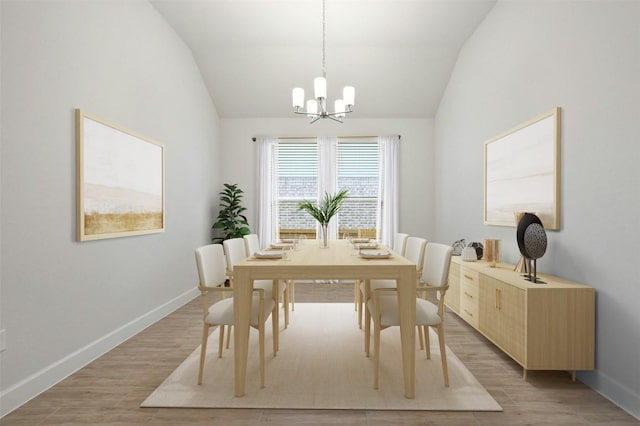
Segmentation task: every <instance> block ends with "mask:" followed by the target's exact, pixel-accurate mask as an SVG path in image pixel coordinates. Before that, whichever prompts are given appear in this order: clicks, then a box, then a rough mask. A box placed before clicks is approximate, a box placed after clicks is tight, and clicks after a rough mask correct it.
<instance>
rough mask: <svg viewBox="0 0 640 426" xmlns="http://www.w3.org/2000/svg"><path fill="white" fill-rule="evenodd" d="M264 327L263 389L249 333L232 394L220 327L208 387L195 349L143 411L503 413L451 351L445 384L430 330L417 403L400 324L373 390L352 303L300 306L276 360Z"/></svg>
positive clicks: (212, 343)
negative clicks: (405, 367)
mask: <svg viewBox="0 0 640 426" xmlns="http://www.w3.org/2000/svg"><path fill="white" fill-rule="evenodd" d="M281 318H282V315H281ZM267 324H268V326H267V330H266V333H265V334H266V338H265V354H266V386H265V387H264V388H262V389H261V388H260V378H259V358H258V332H257V330H255V329H251V333H250V341H249V361H248V367H247V383H246V388H245V390H246V394H245V395H244V396H243V397H235V396H234V395H233V393H234V392H233V390H234V389H233V383H234V376H233V347H231V348H230V349H225V350H224V352H223V356H222V358H218V357H217V346H218V336H219V333H218V331H217V329H215V330H214V331H213V332H212V333H211V336H210V337H209V343H208V347H207V357H206V361H205V371H204V380H203V384H202V385H201V386H198V385H197V384H196V381H197V376H198V362H199V357H200V348H199V347H198V348H196V350H195V351H194V352H193V353H192V354H191V355H189V357H188V358H187V359H186V360H185V361H184V362H183V363H182V364H181V365H180V366H178V368H176V370H175V371H174V372H173V373H171V375H170V376H169V377H168V378H167V379H166V380H165V381H164V382H163V383H162V384H161V385H160V386H159V387H158V388H157V389H156V390H155V391H154V392H153V393H152V394H151V395H150V396H149V397H148V398H147V399H146V400H145V401H144V402H143V403H142V407H190V408H285V409H298V408H300V409H303V408H304V409H367V410H378V409H379V410H471V411H502V407H500V405H499V404H498V403H497V402H496V401H495V400H494V399H493V398H492V397H491V395H489V393H488V392H487V391H486V390H485V389H484V388H483V387H482V385H480V383H479V382H478V381H477V380H476V378H475V377H474V376H473V375H472V374H471V373H470V372H469V370H467V368H466V367H465V366H464V365H463V364H462V362H461V361H460V360H459V359H458V358H457V357H456V356H455V354H454V353H453V352H452V351H451V350H450V349H449V348H448V347H447V361H448V365H449V379H450V387H449V388H445V387H444V382H443V376H442V366H441V363H440V351H439V349H438V339H437V336H436V335H435V333H433V332H432V335H431V338H430V340H431V359H430V360H427V359H426V355H425V352H424V351H420V350H418V349H419V348H417V349H416V398H415V399H407V398H405V397H404V395H403V389H404V388H403V381H402V368H401V352H400V333H399V327H392V328H388V329H386V330H383V331H382V333H381V338H380V341H381V343H380V348H381V351H380V353H381V357H380V388H379V389H378V390H374V389H373V339H372V352H371V358H367V357H366V356H365V353H364V332H363V331H362V330H360V329H359V328H358V325H357V317H356V313H355V311H354V309H353V304H352V303H296V310H295V311H294V312H292V313H291V320H290V323H289V327H288V328H287V329H282V327H281V331H280V351H279V352H278V355H277V356H276V357H275V358H274V357H273V349H272V348H273V346H272V330H271V327H270V324H271V321H270V320H268V321H267ZM445 338H446V336H445ZM232 345H233V340H232ZM416 346H418V341H417V338H416Z"/></svg>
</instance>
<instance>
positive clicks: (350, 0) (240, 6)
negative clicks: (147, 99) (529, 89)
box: [151, 0, 495, 118]
mask: <svg viewBox="0 0 640 426" xmlns="http://www.w3.org/2000/svg"><path fill="white" fill-rule="evenodd" d="M151 3H152V4H153V6H154V7H155V8H156V9H157V10H158V11H159V12H160V14H161V15H162V16H163V17H164V18H165V20H166V21H167V22H168V23H169V25H171V26H172V27H173V28H174V29H175V31H176V33H177V34H178V35H179V36H180V37H181V38H182V39H183V40H184V42H185V43H186V45H187V46H188V47H189V48H190V49H191V51H192V52H193V56H194V57H195V60H196V62H197V64H198V67H199V68H200V72H201V73H202V76H203V79H204V82H205V84H206V86H207V88H208V90H209V93H210V95H211V98H212V99H213V102H214V104H215V105H216V108H217V110H218V114H219V115H220V117H222V118H247V117H291V116H293V114H292V107H291V89H293V88H294V87H303V88H304V89H305V95H307V96H306V97H307V98H309V95H310V94H311V93H312V89H313V79H314V78H315V77H317V76H320V75H321V73H322V1H321V0H151ZM494 4H495V0H422V1H419V0H326V68H327V81H328V99H329V101H330V103H331V105H332V101H333V100H334V99H336V98H339V97H341V93H342V92H341V91H342V87H343V86H345V85H352V86H355V88H356V107H355V112H354V113H353V114H351V115H350V117H353V118H412V117H416V118H424V117H433V116H434V115H435V113H436V111H437V108H438V105H439V103H440V99H441V98H442V94H443V92H444V89H445V87H446V85H447V82H448V80H449V76H450V74H451V71H452V69H453V67H454V65H455V62H456V60H457V57H458V53H459V51H460V49H461V47H462V46H463V45H464V43H465V42H466V40H467V39H468V38H469V36H470V35H471V34H472V33H473V32H474V31H475V29H476V28H477V26H478V25H479V24H480V23H481V22H482V20H483V19H484V17H485V16H486V15H487V13H488V12H489V11H490V10H491V8H492V7H493V5H494ZM176 84H180V83H179V82H176Z"/></svg>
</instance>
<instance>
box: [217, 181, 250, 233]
mask: <svg viewBox="0 0 640 426" xmlns="http://www.w3.org/2000/svg"><path fill="white" fill-rule="evenodd" d="M219 194H220V211H219V212H218V218H217V220H216V222H215V223H214V224H213V226H212V229H214V230H217V231H218V233H219V234H220V235H219V236H217V237H213V238H212V239H211V241H212V242H213V243H222V242H223V241H225V240H229V239H231V238H242V237H243V236H244V235H248V234H250V233H251V230H250V229H249V222H248V221H247V218H246V216H245V215H244V214H243V212H245V211H246V210H247V209H246V208H245V207H244V206H243V205H242V194H244V192H243V191H242V189H240V188H238V185H236V184H228V183H225V184H224V190H223V191H222V192H220V193H219Z"/></svg>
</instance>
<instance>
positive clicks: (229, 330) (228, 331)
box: [220, 325, 233, 349]
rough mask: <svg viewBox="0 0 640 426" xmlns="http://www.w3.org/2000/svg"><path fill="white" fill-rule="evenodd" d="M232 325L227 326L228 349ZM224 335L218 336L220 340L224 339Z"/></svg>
mask: <svg viewBox="0 0 640 426" xmlns="http://www.w3.org/2000/svg"><path fill="white" fill-rule="evenodd" d="M232 327H233V326H231V325H229V326H227V349H229V344H230V343H231V328H232ZM223 337H224V336H220V341H222V340H224V339H223Z"/></svg>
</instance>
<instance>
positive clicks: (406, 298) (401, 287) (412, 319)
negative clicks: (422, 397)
mask: <svg viewBox="0 0 640 426" xmlns="http://www.w3.org/2000/svg"><path fill="white" fill-rule="evenodd" d="M415 276H416V271H415V267H413V266H412V267H411V268H402V270H401V274H400V277H399V279H398V312H400V341H401V344H402V373H403V376H404V396H405V397H407V398H409V399H413V398H415V372H416V368H415V367H416V366H415V361H416V353H415V348H416V340H415V339H416V332H415V328H416V278H415Z"/></svg>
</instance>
